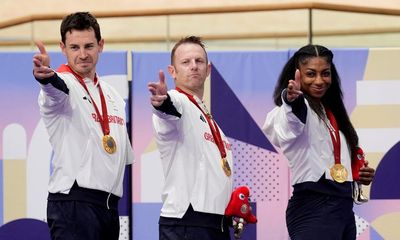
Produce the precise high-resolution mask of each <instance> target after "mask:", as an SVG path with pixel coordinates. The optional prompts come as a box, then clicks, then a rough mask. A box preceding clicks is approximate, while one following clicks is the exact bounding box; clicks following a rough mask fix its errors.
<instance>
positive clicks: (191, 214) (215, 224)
mask: <svg viewBox="0 0 400 240" xmlns="http://www.w3.org/2000/svg"><path fill="white" fill-rule="evenodd" d="M231 223H232V219H230V218H228V217H226V216H224V215H220V214H213V213H204V212H197V211H194V210H193V207H192V205H191V204H190V205H189V208H188V210H187V211H186V213H185V215H184V216H183V217H182V218H169V217H162V216H161V217H160V220H159V222H158V224H160V225H169V226H173V225H179V226H196V227H208V228H214V229H219V230H221V231H223V232H225V231H229V225H230V224H231Z"/></svg>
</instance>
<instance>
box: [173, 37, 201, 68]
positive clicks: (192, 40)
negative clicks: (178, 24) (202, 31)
mask: <svg viewBox="0 0 400 240" xmlns="http://www.w3.org/2000/svg"><path fill="white" fill-rule="evenodd" d="M186 43H191V44H197V45H199V46H200V47H201V48H203V50H204V52H205V53H206V60H207V61H208V57H207V51H206V47H205V45H204V43H203V40H202V39H201V37H197V36H187V37H184V38H181V40H179V41H178V42H177V43H176V44H175V46H174V48H172V51H171V64H174V56H175V51H176V49H177V48H178V47H179V46H180V45H182V44H186Z"/></svg>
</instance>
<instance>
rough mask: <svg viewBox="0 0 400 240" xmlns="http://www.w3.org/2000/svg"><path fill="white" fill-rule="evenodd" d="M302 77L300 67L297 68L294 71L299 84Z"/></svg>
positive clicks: (295, 79)
mask: <svg viewBox="0 0 400 240" xmlns="http://www.w3.org/2000/svg"><path fill="white" fill-rule="evenodd" d="M300 78H301V76H300V70H299V69H296V72H295V73H294V81H295V82H296V83H297V84H298V85H300Z"/></svg>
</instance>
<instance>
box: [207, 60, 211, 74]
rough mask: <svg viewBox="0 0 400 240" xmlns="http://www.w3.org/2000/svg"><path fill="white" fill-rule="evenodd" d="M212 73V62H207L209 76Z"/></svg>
mask: <svg viewBox="0 0 400 240" xmlns="http://www.w3.org/2000/svg"><path fill="white" fill-rule="evenodd" d="M210 73H211V63H208V64H207V77H208V76H210Z"/></svg>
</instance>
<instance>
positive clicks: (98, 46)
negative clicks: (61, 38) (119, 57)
mask: <svg viewBox="0 0 400 240" xmlns="http://www.w3.org/2000/svg"><path fill="white" fill-rule="evenodd" d="M103 45H104V40H103V39H101V40H100V41H99V42H97V39H96V36H95V32H94V30H93V29H92V28H90V29H86V30H75V29H73V30H72V31H70V32H67V33H66V34H65V44H64V43H63V42H61V43H60V47H61V50H62V52H63V53H64V55H65V56H66V57H67V61H68V65H69V66H70V67H71V68H72V70H74V71H75V72H76V73H78V74H79V75H80V76H82V77H84V78H85V77H89V78H91V79H93V78H94V75H95V73H96V64H97V61H98V58H99V53H101V52H102V51H103Z"/></svg>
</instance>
